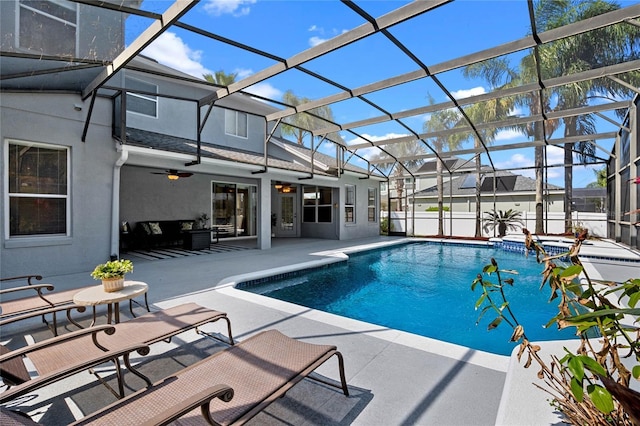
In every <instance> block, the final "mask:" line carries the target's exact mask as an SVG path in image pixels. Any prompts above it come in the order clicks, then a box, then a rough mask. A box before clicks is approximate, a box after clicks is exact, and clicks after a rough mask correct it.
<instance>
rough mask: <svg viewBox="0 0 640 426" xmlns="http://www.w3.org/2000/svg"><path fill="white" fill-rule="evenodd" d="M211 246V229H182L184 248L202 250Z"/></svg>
mask: <svg viewBox="0 0 640 426" xmlns="http://www.w3.org/2000/svg"><path fill="white" fill-rule="evenodd" d="M210 246H211V229H192V230H189V231H184V248H185V249H186V250H204V249H208V248H209V247H210Z"/></svg>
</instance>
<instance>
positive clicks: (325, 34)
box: [308, 25, 347, 47]
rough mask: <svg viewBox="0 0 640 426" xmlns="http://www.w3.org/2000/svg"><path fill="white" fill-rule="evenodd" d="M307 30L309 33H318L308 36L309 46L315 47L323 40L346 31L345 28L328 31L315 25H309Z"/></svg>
mask: <svg viewBox="0 0 640 426" xmlns="http://www.w3.org/2000/svg"><path fill="white" fill-rule="evenodd" d="M308 31H309V32H311V33H318V35H314V36H311V37H309V46H311V47H315V46H317V45H319V44H322V43H324V42H325V41H327V40H329V39H331V38H333V37H335V36H337V35H339V34H344V33H345V32H347V30H342V31H340V30H338V29H336V28H334V29H332V30H330V31H325V29H324V28H322V27H319V26H317V25H311V26H310V27H309V29H308Z"/></svg>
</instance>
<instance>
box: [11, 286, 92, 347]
mask: <svg viewBox="0 0 640 426" xmlns="http://www.w3.org/2000/svg"><path fill="white" fill-rule="evenodd" d="M41 279H42V276H41V275H23V276H19V277H9V278H1V279H0V282H3V283H4V282H11V281H23V280H24V281H26V285H23V286H18V287H9V288H2V289H0V327H3V326H5V325H7V324H11V323H14V322H18V321H23V320H26V319H29V318H33V317H37V316H42V322H44V323H45V324H47V326H48V327H49V328H50V329H51V331H52V332H53V335H54V336H57V335H58V320H57V315H56V314H57V313H58V312H66V315H67V319H68V320H69V322H71V323H72V324H74V325H75V326H77V327H78V328H82V327H81V326H80V325H79V324H78V323H76V322H75V321H74V320H73V319H72V318H71V311H72V310H74V309H75V310H77V311H78V312H84V311H85V309H86V308H85V307H84V306H78V305H75V304H74V303H73V295H74V294H76V293H77V292H78V291H80V290H82V289H84V288H86V287H82V288H76V289H71V290H63V291H54V286H53V285H52V284H36V283H33V282H32V280H37V281H40V280H41ZM3 285H4V284H3ZM9 294H11V296H9V299H8V300H7V296H8V295H9ZM16 294H18V295H25V296H24V297H13V296H15V295H16ZM27 295H28V296H27ZM49 314H51V316H52V324H49V322H48V321H47V320H46V317H45V316H46V315H49Z"/></svg>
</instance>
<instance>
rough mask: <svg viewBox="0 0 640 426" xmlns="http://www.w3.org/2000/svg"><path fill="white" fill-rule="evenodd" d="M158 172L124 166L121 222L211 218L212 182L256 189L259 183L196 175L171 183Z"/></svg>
mask: <svg viewBox="0 0 640 426" xmlns="http://www.w3.org/2000/svg"><path fill="white" fill-rule="evenodd" d="M160 171H161V170H159V169H150V168H146V167H134V166H126V165H125V166H123V167H122V169H121V174H120V176H121V179H120V221H121V222H122V221H128V222H129V223H130V225H132V226H133V225H135V223H137V222H138V221H143V220H178V219H196V218H197V217H199V216H200V215H201V214H202V213H206V214H207V215H208V216H209V217H211V182H212V181H216V182H235V183H246V184H252V185H257V184H258V181H257V179H247V178H241V177H235V178H231V177H229V176H221V175H211V174H202V173H195V174H194V175H193V176H191V177H188V178H180V179H178V180H174V181H172V180H169V179H167V177H166V176H165V175H162V174H154V173H152V172H160Z"/></svg>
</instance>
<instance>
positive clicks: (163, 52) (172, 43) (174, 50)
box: [142, 32, 213, 78]
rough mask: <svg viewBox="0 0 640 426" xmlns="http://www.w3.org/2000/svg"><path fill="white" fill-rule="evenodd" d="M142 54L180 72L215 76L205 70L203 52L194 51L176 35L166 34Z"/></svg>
mask: <svg viewBox="0 0 640 426" xmlns="http://www.w3.org/2000/svg"><path fill="white" fill-rule="evenodd" d="M142 54H143V55H145V56H148V57H150V58H153V59H155V60H156V61H158V62H159V63H161V64H163V65H166V66H169V67H171V68H174V69H176V70H178V71H182V72H184V73H187V74H190V75H193V76H194V77H198V78H202V76H203V74H213V73H212V72H211V71H210V70H208V69H207V68H205V67H204V66H203V65H202V64H201V63H200V61H201V60H202V51H201V50H192V49H191V48H190V47H189V46H188V45H187V44H185V43H184V41H183V40H182V39H181V38H180V37H178V36H177V35H176V34H175V33H172V32H165V33H163V34H161V35H160V37H158V38H157V39H156V40H155V41H154V42H153V43H152V44H151V45H149V46H148V47H147V48H146V49H144V50H143V51H142Z"/></svg>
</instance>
